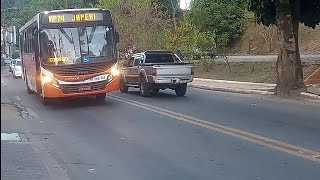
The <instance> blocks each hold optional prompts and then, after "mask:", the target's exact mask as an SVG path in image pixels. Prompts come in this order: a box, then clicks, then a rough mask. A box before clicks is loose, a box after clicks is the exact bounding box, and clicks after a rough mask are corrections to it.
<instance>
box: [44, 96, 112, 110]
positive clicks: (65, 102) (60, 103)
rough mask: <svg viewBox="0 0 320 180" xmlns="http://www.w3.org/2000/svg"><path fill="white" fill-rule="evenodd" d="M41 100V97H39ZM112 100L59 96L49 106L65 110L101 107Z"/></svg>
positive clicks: (109, 103) (53, 108) (107, 104)
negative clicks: (98, 100) (99, 100)
mask: <svg viewBox="0 0 320 180" xmlns="http://www.w3.org/2000/svg"><path fill="white" fill-rule="evenodd" d="M39 100H40V97H39ZM111 104H113V103H112V102H110V101H108V99H107V98H106V100H105V101H104V102H97V101H96V99H95V97H91V96H89V97H72V98H59V99H52V101H51V102H50V105H48V106H47V107H48V108H50V109H52V110H65V109H75V108H88V107H100V106H109V105H111Z"/></svg>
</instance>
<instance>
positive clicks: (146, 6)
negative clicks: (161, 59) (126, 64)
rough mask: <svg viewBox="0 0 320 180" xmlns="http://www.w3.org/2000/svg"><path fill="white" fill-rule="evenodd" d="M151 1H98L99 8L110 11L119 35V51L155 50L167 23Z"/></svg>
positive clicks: (158, 45)
mask: <svg viewBox="0 0 320 180" xmlns="http://www.w3.org/2000/svg"><path fill="white" fill-rule="evenodd" d="M157 5H158V4H157V3H154V1H153V0H99V7H100V8H106V9H110V10H111V11H112V15H113V19H114V21H115V24H116V28H117V29H118V31H119V33H120V43H119V50H120V51H126V50H127V49H131V48H133V49H137V50H145V49H157V48H160V45H161V43H162V35H163V31H164V30H165V29H166V28H168V25H169V22H168V20H166V19H165V16H164V15H163V13H162V12H161V11H160V10H159V7H158V6H157Z"/></svg>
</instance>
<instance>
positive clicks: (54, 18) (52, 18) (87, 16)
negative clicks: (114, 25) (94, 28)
mask: <svg viewBox="0 0 320 180" xmlns="http://www.w3.org/2000/svg"><path fill="white" fill-rule="evenodd" d="M47 17H48V22H49V23H69V22H87V21H101V20H103V15H102V13H77V14H52V15H48V16H47Z"/></svg>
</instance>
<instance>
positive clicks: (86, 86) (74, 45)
mask: <svg viewBox="0 0 320 180" xmlns="http://www.w3.org/2000/svg"><path fill="white" fill-rule="evenodd" d="M19 33H20V35H19V38H20V52H21V59H22V72H23V80H24V81H25V83H26V86H27V92H28V93H29V94H31V93H37V94H39V95H40V96H41V99H42V103H43V104H47V103H48V102H49V100H50V99H51V98H60V97H71V96H84V95H95V96H96V99H97V101H100V102H101V101H102V102H103V101H104V99H105V97H106V93H108V92H111V91H117V90H118V89H119V76H118V75H119V70H118V58H117V56H118V54H117V44H118V42H119V34H118V32H117V31H116V29H115V28H114V25H113V22H112V17H111V13H110V11H109V10H104V9H65V10H54V11H45V12H42V13H38V14H37V15H36V16H34V17H33V18H32V19H31V20H30V21H29V22H27V23H26V24H25V25H24V26H23V27H22V28H21V29H20V31H19Z"/></svg>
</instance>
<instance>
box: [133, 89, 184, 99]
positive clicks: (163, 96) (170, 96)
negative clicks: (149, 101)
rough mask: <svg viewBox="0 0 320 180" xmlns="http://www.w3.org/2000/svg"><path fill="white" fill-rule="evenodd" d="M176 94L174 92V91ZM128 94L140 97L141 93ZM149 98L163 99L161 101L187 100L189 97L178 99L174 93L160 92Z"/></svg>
mask: <svg viewBox="0 0 320 180" xmlns="http://www.w3.org/2000/svg"><path fill="white" fill-rule="evenodd" d="M172 92H174V91H172ZM128 94H131V95H134V96H140V92H139V91H129V92H128ZM147 98H156V99H157V98H161V99H175V98H177V99H181V98H187V96H182V97H178V96H177V95H176V94H174V93H170V91H169V90H164V91H159V92H152V93H151V96H150V97H147Z"/></svg>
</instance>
